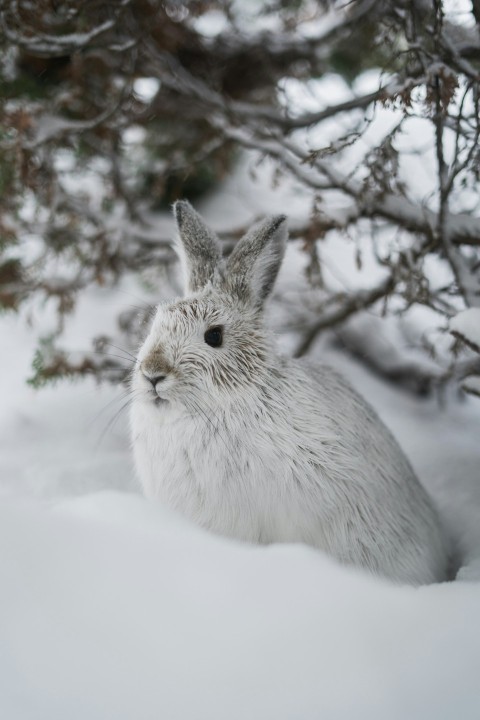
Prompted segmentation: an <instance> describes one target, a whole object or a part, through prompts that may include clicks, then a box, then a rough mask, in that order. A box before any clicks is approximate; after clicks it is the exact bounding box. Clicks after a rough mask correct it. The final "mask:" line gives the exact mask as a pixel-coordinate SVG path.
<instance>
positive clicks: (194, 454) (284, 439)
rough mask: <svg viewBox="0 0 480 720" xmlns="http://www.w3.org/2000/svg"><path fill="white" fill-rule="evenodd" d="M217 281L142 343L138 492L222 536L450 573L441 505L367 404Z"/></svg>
mask: <svg viewBox="0 0 480 720" xmlns="http://www.w3.org/2000/svg"><path fill="white" fill-rule="evenodd" d="M189 212H193V211H192V210H191V209H190V210H189ZM218 283H220V284H222V283H225V275H223V274H222V275H221V276H220V279H219V281H218ZM218 283H215V282H214V283H210V282H207V283H206V284H205V285H204V286H202V285H200V289H196V288H195V290H194V292H191V294H190V297H189V298H187V299H186V300H182V301H179V302H176V303H172V304H171V305H166V306H161V307H160V308H159V310H158V313H157V317H156V319H155V320H154V323H153V325H152V329H151V332H150V335H149V337H148V338H147V340H146V342H145V344H144V346H143V348H142V349H141V351H140V354H139V370H138V372H137V373H136V374H135V378H134V384H133V387H134V390H135V391H136V393H135V399H134V402H133V405H132V437H133V447H134V455H135V462H136V467H137V470H138V474H139V476H140V479H141V482H142V484H143V487H144V490H145V492H146V494H147V495H149V496H151V497H154V498H158V499H159V500H161V501H163V502H165V503H166V504H167V505H169V506H170V507H172V508H174V509H176V510H178V511H180V512H181V513H183V514H184V515H186V516H187V517H189V518H190V519H191V520H193V521H194V522H196V523H198V524H200V525H202V526H203V527H205V528H208V529H210V530H213V531H215V532H217V533H220V534H222V535H227V536H230V537H235V538H238V539H242V540H247V541H251V542H256V543H270V542H305V543H307V544H309V545H312V546H314V547H316V548H319V549H322V550H324V551H326V552H328V553H329V554H331V555H332V556H334V557H336V558H337V559H338V560H340V561H341V562H345V563H349V564H354V565H358V566H363V567H366V568H368V569H370V570H371V571H373V572H374V573H376V574H379V575H382V576H385V577H389V578H392V579H394V580H396V581H399V582H409V583H414V584H418V583H424V582H434V581H436V580H442V579H444V578H445V572H446V552H445V547H444V541H443V536H442V533H441V530H440V526H439V522H438V518H437V515H436V512H435V510H434V508H433V507H432V505H431V502H430V500H429V498H428V496H427V494H426V493H425V491H424V490H423V488H422V487H421V486H420V484H419V483H418V481H417V479H416V477H415V475H414V473H413V471H412V469H411V467H410V465H409V463H408V460H407V459H406V458H405V456H404V455H403V453H402V451H401V450H400V448H399V446H398V445H397V443H396V441H395V440H394V438H393V437H392V435H391V434H390V433H389V431H388V430H387V429H386V427H385V426H384V425H383V423H382V422H381V421H380V420H379V418H378V417H377V415H376V414H375V413H374V411H373V410H372V409H371V408H370V407H369V406H368V405H367V403H366V402H365V401H364V400H363V399H362V398H361V397H360V396H359V395H358V394H357V393H356V392H355V391H354V390H353V389H352V388H351V387H350V386H349V385H348V383H346V382H345V381H344V380H343V379H342V378H341V377H340V376H339V375H338V374H337V373H336V372H335V371H333V370H332V369H331V368H328V367H326V366H318V365H311V364H309V363H306V362H302V361H295V360H289V359H287V358H282V357H279V356H278V355H277V354H276V353H275V350H274V348H273V346H272V345H271V341H270V338H269V334H268V332H267V331H266V330H265V329H264V328H263V323H262V320H261V315H260V314H259V312H258V308H252V307H248V306H244V307H242V308H241V312H240V313H239V312H238V298H235V300H233V301H232V299H231V297H230V294H229V293H225V292H224V290H223V286H222V289H220V290H219V288H218V287H217V286H216V285H218ZM212 323H214V324H215V326H220V327H222V328H223V329H224V330H223V332H224V344H223V346H222V347H219V348H218V349H216V352H214V351H213V348H211V347H208V345H206V343H205V341H204V332H205V328H206V327H208V326H209V325H212ZM222 352H223V356H222ZM212 355H213V356H214V357H215V359H216V362H215V363H214V364H209V363H210V358H211V356H212ZM140 368H141V370H140ZM159 370H160V373H161V374H160V375H158V371H159ZM155 373H157V375H155ZM152 377H153V379H155V378H157V377H159V378H160V380H158V381H156V382H155V383H154V388H155V390H154V393H153V394H152V390H151V388H148V389H147V387H146V385H145V383H146V382H147V383H148V382H150V384H152ZM145 378H148V380H145Z"/></svg>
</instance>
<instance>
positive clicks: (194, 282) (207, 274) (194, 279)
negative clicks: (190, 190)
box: [173, 200, 222, 292]
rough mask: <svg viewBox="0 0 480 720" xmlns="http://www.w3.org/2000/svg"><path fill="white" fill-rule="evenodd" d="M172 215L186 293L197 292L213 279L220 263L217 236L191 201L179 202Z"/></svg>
mask: <svg viewBox="0 0 480 720" xmlns="http://www.w3.org/2000/svg"><path fill="white" fill-rule="evenodd" d="M173 212H174V215H175V220H176V221H177V229H178V240H177V245H176V249H177V252H178V255H179V257H180V260H181V262H182V265H183V268H184V272H185V278H186V285H187V291H188V292H197V291H198V290H202V289H203V288H204V287H205V285H207V283H208V282H211V281H212V280H213V277H214V274H215V270H216V269H217V267H218V265H219V264H220V262H221V257H222V256H221V252H220V247H219V244H218V241H217V237H216V235H215V233H214V232H213V231H212V230H210V228H208V227H207V226H206V225H205V223H204V222H203V220H202V218H201V217H200V215H199V214H198V213H197V212H195V210H194V209H193V208H192V206H191V205H190V203H189V202H187V201H186V200H178V201H177V202H176V203H175V204H174V206H173Z"/></svg>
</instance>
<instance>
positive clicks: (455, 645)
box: [0, 164, 480, 720]
mask: <svg viewBox="0 0 480 720" xmlns="http://www.w3.org/2000/svg"><path fill="white" fill-rule="evenodd" d="M269 171H270V170H269V167H268V164H266V165H264V166H262V167H260V168H257V175H258V180H257V182H256V183H255V182H254V181H253V180H252V179H251V178H250V177H249V176H248V174H247V173H245V174H244V175H242V174H241V173H240V175H237V176H235V177H232V178H229V179H227V180H226V182H225V184H224V187H223V189H222V193H221V195H217V196H216V197H212V198H209V199H207V200H206V201H205V202H204V203H202V204H200V205H199V210H200V211H201V212H204V213H205V216H206V218H207V219H208V220H209V221H210V222H212V224H213V225H214V226H215V227H222V226H225V225H226V224H227V223H233V222H234V221H235V222H238V224H239V225H240V224H242V223H244V222H245V221H246V220H247V219H250V218H252V217H254V216H258V215H259V214H262V213H264V212H275V211H278V209H279V208H282V209H284V210H285V209H287V210H288V213H289V215H291V216H293V218H294V219H295V218H297V217H300V216H302V215H304V214H305V213H306V212H308V203H307V201H306V199H305V196H304V195H302V194H299V193H298V192H296V190H294V191H292V189H291V188H290V189H288V188H287V189H285V186H282V185H280V186H279V187H278V188H275V189H273V188H272V189H270V190H269V189H266V188H265V184H266V182H265V177H266V176H268V173H269ZM247 177H248V182H247V179H246V178H247ZM162 222H163V223H165V227H171V220H169V219H168V218H165V219H163V220H162ZM331 245H332V247H331V248H328V247H325V254H326V258H327V262H328V258H329V257H330V258H331V263H330V264H331V267H332V268H334V267H335V265H338V266H339V267H341V269H342V273H346V276H345V277H344V276H343V275H342V277H341V282H342V284H343V283H345V286H347V287H348V286H350V287H351V286H352V284H353V285H355V284H359V283H360V284H361V281H359V277H360V275H361V273H360V274H359V276H356V277H353V273H354V272H355V269H354V267H353V266H352V267H351V268H350V269H348V267H349V265H348V263H346V262H343V261H344V260H346V258H347V257H350V254H351V248H348V247H346V246H342V245H341V244H336V243H334V242H332V243H331ZM342 248H343V249H342ZM289 253H290V254H289V257H288V260H287V263H286V264H285V267H284V268H283V269H282V273H281V277H280V287H279V290H278V296H279V297H280V298H281V297H282V295H283V293H284V291H288V292H289V293H292V292H294V290H295V287H296V286H295V282H296V283H297V287H298V284H299V277H300V273H301V269H302V263H304V257H303V256H300V254H299V253H298V252H296V250H295V245H292V246H291V248H289ZM329 253H330V255H329ZM362 272H369V269H368V263H366V264H365V266H364V269H363V271H362ZM125 292H127V295H128V293H132V294H133V293H135V294H136V295H141V297H140V300H142V298H143V297H144V296H145V293H146V291H145V288H142V287H141V286H138V287H137V286H134V285H132V283H131V281H128V282H126V284H124V285H123V286H121V287H120V288H119V289H116V290H109V289H107V288H103V289H90V290H89V291H88V292H87V293H86V294H85V297H84V298H83V299H82V302H81V303H80V304H79V307H78V308H77V310H76V311H75V313H74V315H73V317H72V318H71V321H70V322H69V325H68V327H69V332H68V335H67V338H66V340H67V344H68V347H69V348H71V349H72V350H74V349H79V348H82V347H85V342H86V338H88V337H89V336H90V335H91V334H94V333H95V332H96V331H97V330H99V331H100V330H103V331H105V327H106V326H107V327H111V328H112V332H113V327H114V326H113V322H114V318H115V316H116V314H117V313H118V311H119V308H121V307H125V305H127V304H128V303H129V302H131V298H130V297H128V296H126V295H125ZM145 299H146V300H147V301H151V297H145ZM133 302H138V298H137V299H136V300H134V301H133ZM47 310H48V308H47ZM272 310H273V312H272V318H275V317H276V315H278V314H279V313H280V310H281V308H280V307H279V306H276V307H274V308H273V309H272ZM46 312H47V311H45V313H46ZM29 313H30V314H32V315H33V318H34V321H35V333H34V332H32V329H31V328H30V327H28V326H27V325H26V322H25V321H26V317H20V318H18V319H16V318H14V317H11V316H3V317H1V318H0V333H1V337H2V355H1V363H2V365H1V370H2V372H0V397H1V398H2V403H1V405H0V547H1V548H2V551H1V552H0V717H1V718H8V720H39V719H42V720H43V718H45V719H46V720H47V719H48V720H64V719H65V718H69V719H70V718H71V719H72V720H76V719H77V718H78V720H85V718H88V720H97V718H98V720H110V719H111V720H123V719H124V718H125V720H131V718H140V719H141V720H149V718H152V720H153V718H155V720H157V719H158V718H165V719H168V720H170V718H172V719H175V718H178V719H179V720H193V719H195V720H202V719H203V718H205V720H207V719H208V720H216V718H218V719H219V720H220V719H221V720H225V718H228V719H229V720H236V719H237V718H238V719H242V720H243V719H247V718H248V720H250V719H254V718H261V719H262V720H283V719H285V720H291V719H294V718H295V719H296V718H301V719H302V720H316V718H318V717H325V718H336V719H337V718H338V719H339V720H342V719H343V718H345V719H348V720H350V719H351V718H352V717H355V718H359V720H362V719H363V718H368V719H369V720H376V718H378V720H384V719H385V718H388V719H389V720H396V719H397V718H398V720H400V719H402V720H403V718H407V717H408V718H409V720H415V719H416V718H418V720H420V719H421V720H430V718H431V719H435V720H444V719H445V720H447V719H449V718H454V717H455V718H457V717H458V718H462V720H469V719H470V718H471V719H472V720H473V719H475V720H476V719H477V718H478V717H479V716H480V694H479V692H478V667H479V665H480V623H479V621H478V607H479V606H480V530H479V527H480V524H479V522H478V517H479V510H480V482H479V480H480V478H479V470H478V467H479V463H478V426H479V421H480V406H479V403H478V400H477V399H476V398H471V400H470V401H466V402H464V403H459V402H457V401H456V400H455V399H454V398H448V399H447V400H448V401H447V403H446V405H445V406H444V407H439V406H438V404H437V403H436V401H435V400H434V399H431V400H419V399H416V398H413V397H411V396H409V395H407V394H405V393H402V392H399V391H398V390H397V389H395V388H394V387H392V386H390V385H385V384H383V383H382V382H380V381H379V380H378V379H377V378H375V377H373V376H372V375H370V374H369V373H368V372H367V371H366V370H365V369H363V368H361V367H359V366H358V365H357V364H356V363H354V362H353V361H352V360H351V359H349V358H348V357H346V356H345V355H343V354H341V353H339V352H338V351H335V350H334V349H333V348H331V347H328V346H327V345H326V344H325V343H324V342H320V343H318V344H317V346H316V347H315V351H316V353H317V354H318V356H321V357H322V359H325V360H327V361H329V362H330V363H332V364H333V365H335V367H337V368H338V369H339V370H340V371H341V372H344V373H345V374H346V375H347V376H348V377H349V378H350V379H351V381H352V382H353V384H354V385H355V386H356V387H357V388H358V389H359V390H360V391H361V392H362V394H363V395H364V396H365V397H367V399H368V400H369V401H370V402H371V403H372V404H373V405H374V407H375V408H376V410H377V411H378V412H379V413H380V415H381V417H382V418H383V419H384V420H385V422H386V423H387V425H388V426H389V427H390V428H391V429H392V431H393V432H394V434H395V435H396V437H397V438H398V439H399V441H400V443H401V445H402V446H403V447H404V449H405V450H406V452H407V454H408V455H409V457H410V458H411V460H412V462H413V464H414V466H415V469H416V471H417V472H418V474H419V476H420V478H421V479H422V481H423V482H424V483H425V485H426V486H427V487H428V489H429V490H430V492H431V493H432V495H433V496H434V498H435V500H436V501H437V503H438V504H439V506H440V508H441V510H442V514H443V516H444V519H445V522H446V524H447V526H448V528H449V529H450V531H451V533H452V535H453V537H454V539H455V541H456V545H457V547H458V550H459V553H460V558H461V562H460V564H461V566H462V567H461V569H460V571H459V573H458V578H457V580H456V581H455V582H452V583H444V584H441V585H432V586H428V587H422V588H417V589H415V588H408V587H399V586H395V585H393V584H390V583H387V582H383V581H380V580H378V579H375V578H372V577H370V576H367V575H365V574H364V573H362V572H360V571H355V570H352V569H347V568H343V567H341V566H339V565H337V564H336V563H335V562H334V561H333V560H331V559H329V558H328V557H326V556H324V555H323V554H322V553H319V552H315V551H313V550H311V549H309V548H307V547H303V546H300V545H298V546H289V545H282V546H280V545H278V546H270V547H255V546H249V545H246V544H241V543H235V542H233V541H227V540H225V539H222V538H219V537H215V536H212V535H209V534H207V533H205V532H203V531H201V530H199V529H198V528H196V527H193V526H191V525H189V524H188V523H186V522H185V521H184V520H183V519H182V518H180V517H178V516H176V515H174V514H172V513H170V512H169V511H167V510H166V509H165V508H163V507H161V506H160V505H156V504H154V503H151V502H147V501H146V500H144V499H143V498H142V497H141V496H140V494H139V491H138V487H137V484H136V482H135V480H134V478H133V472H132V468H131V462H130V452H129V442H128V432H127V422H126V414H125V411H123V413H121V414H120V415H119V417H118V420H117V421H116V422H115V423H114V424H113V425H112V426H111V427H110V428H109V429H108V432H106V433H105V434H104V433H103V430H104V428H105V426H106V425H107V424H108V422H109V421H110V419H111V418H113V416H114V413H115V412H116V410H117V408H119V407H120V406H121V405H122V402H123V400H122V399H121V398H122V396H123V392H124V391H123V389H121V388H112V387H98V386H97V385H95V384H94V383H93V382H85V383H81V384H75V385H69V384H67V383H65V384H60V385H59V386H57V387H55V388H50V389H46V390H42V391H40V392H35V391H34V390H33V389H31V388H30V387H28V386H26V385H25V378H26V377H27V376H28V374H29V364H30V362H31V356H32V351H33V347H34V339H35V337H34V336H35V334H36V332H38V330H39V329H40V330H41V326H42V323H46V324H47V325H48V321H49V319H48V317H43V314H42V312H41V311H40V309H38V308H33V307H30V308H29ZM460 317H461V316H460ZM454 322H455V321H454ZM279 341H280V343H281V344H282V346H284V347H289V346H290V345H291V343H290V339H289V337H288V336H285V337H282V338H279ZM395 342H399V341H398V340H397V339H395ZM109 403H111V405H108V404H109Z"/></svg>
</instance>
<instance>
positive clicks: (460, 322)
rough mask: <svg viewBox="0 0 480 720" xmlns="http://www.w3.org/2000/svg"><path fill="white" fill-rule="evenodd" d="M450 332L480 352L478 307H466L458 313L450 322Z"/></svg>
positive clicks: (479, 316)
mask: <svg viewBox="0 0 480 720" xmlns="http://www.w3.org/2000/svg"><path fill="white" fill-rule="evenodd" d="M450 332H451V333H453V334H454V335H456V336H457V337H460V338H461V339H462V340H463V341H464V342H466V343H467V344H468V345H470V346H471V347H472V348H473V349H474V350H477V352H480V308H478V307H473V308H468V310H463V312H461V313H458V315H456V316H455V317H454V318H453V319H452V320H451V322H450Z"/></svg>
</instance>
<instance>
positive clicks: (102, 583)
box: [0, 494, 480, 720]
mask: <svg viewBox="0 0 480 720" xmlns="http://www.w3.org/2000/svg"><path fill="white" fill-rule="evenodd" d="M0 542H1V546H2V547H8V548H9V552H8V553H4V554H3V555H2V557H1V559H0V577H1V578H2V593H1V596H0V607H1V613H0V632H1V636H2V638H3V642H2V646H1V648H0V668H1V673H0V678H1V679H0V683H2V684H3V690H2V692H1V693H0V698H1V700H0V703H1V706H2V716H3V717H8V718H9V719H12V718H22V720H29V719H30V718H32V720H33V719H34V718H35V719H37V718H49V720H55V719H56V718H59V720H60V718H62V720H63V718H65V717H69V718H79V719H80V718H82V719H83V718H89V720H96V719H97V718H98V720H108V719H110V718H112V720H113V719H115V720H122V719H123V718H125V720H127V719H129V720H130V719H131V718H136V717H138V718H142V720H148V718H152V719H153V718H160V717H165V718H179V719H182V720H183V719H185V718H196V719H200V718H205V720H207V719H208V720H215V719H216V718H218V720H224V718H227V717H228V718H230V719H231V720H236V719H237V718H238V719H239V720H240V718H257V717H258V718H272V719H273V718H275V720H282V719H285V720H287V719H289V718H297V717H298V718H316V717H336V718H351V717H356V718H359V719H360V720H361V719H362V718H369V720H375V718H378V719H379V720H380V719H381V720H383V719H384V718H386V717H388V718H389V719H391V720H395V718H405V717H408V718H422V720H425V718H448V717H451V718H453V717H461V718H462V719H463V720H466V719H468V718H472V719H473V718H474V717H478V711H479V710H480V703H479V698H478V663H479V661H480V627H479V625H478V623H473V624H472V623H470V622H469V621H468V619H467V618H473V617H475V616H476V615H477V611H478V604H479V602H480V587H479V586H478V585H474V586H470V585H467V584H464V583H456V584H453V585H449V584H444V585H442V586H439V587H426V588H422V589H420V590H414V589H411V588H396V587H393V586H389V585H387V584H383V583H380V582H378V581H375V580H372V579H370V578H367V577H366V576H363V575H360V574H356V573H355V572H352V571H347V570H345V569H342V568H340V567H337V566H336V565H335V564H334V563H333V562H332V561H330V560H329V559H327V558H326V557H323V556H322V555H320V554H318V553H315V552H314V551H312V550H309V549H307V548H305V547H300V546H298V547H295V546H272V547H266V548H254V547H249V546H246V545H240V544H238V545H237V544H234V543H229V542H227V541H224V540H218V539H215V538H213V537H210V536H208V535H207V534H204V533H202V532H201V531H200V530H197V529H195V528H192V527H189V526H187V525H186V524H184V523H183V522H181V521H180V520H179V519H177V518H176V517H174V516H173V515H170V514H169V513H167V512H166V511H165V510H163V509H162V508H160V507H157V506H154V505H153V504H148V503H147V502H146V501H144V500H142V499H141V498H136V497H131V498H128V497H125V496H122V495H117V494H106V495H96V496H91V497H90V498H88V499H86V500H83V501H82V502H79V501H76V502H75V503H72V504H70V505H69V504H68V503H67V504H65V503H64V504H63V506H61V507H57V508H56V509H55V510H52V509H39V508H33V507H22V508H18V507H13V506H12V507H8V506H7V507H3V508H2V509H1V510H0ZM429 668H430V672H429V671H428V669H429Z"/></svg>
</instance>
